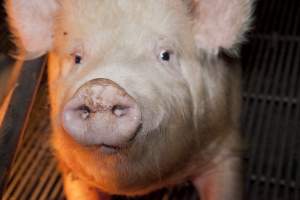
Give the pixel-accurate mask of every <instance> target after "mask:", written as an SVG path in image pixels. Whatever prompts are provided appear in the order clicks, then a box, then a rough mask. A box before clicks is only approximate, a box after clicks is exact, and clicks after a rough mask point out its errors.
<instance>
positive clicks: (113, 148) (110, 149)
mask: <svg viewBox="0 0 300 200" xmlns="http://www.w3.org/2000/svg"><path fill="white" fill-rule="evenodd" d="M142 125H143V124H142V123H141V124H140V125H139V126H138V128H137V130H136V131H135V133H134V135H133V137H132V138H131V139H129V141H128V142H127V143H124V144H106V143H101V144H94V145H85V148H87V149H92V150H100V151H101V152H102V153H104V154H116V153H121V152H124V151H126V150H128V149H129V148H130V147H131V146H132V145H133V144H134V141H135V138H136V136H137V135H138V134H139V133H140V132H141V131H142Z"/></svg>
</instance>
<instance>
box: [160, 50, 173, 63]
mask: <svg viewBox="0 0 300 200" xmlns="http://www.w3.org/2000/svg"><path fill="white" fill-rule="evenodd" d="M159 56H160V59H161V60H162V61H164V62H168V61H170V58H171V52H169V51H162V52H160V55H159Z"/></svg>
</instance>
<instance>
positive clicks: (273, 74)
mask: <svg viewBox="0 0 300 200" xmlns="http://www.w3.org/2000/svg"><path fill="white" fill-rule="evenodd" d="M256 4H257V7H258V9H257V10H256V12H255V16H256V23H255V26H254V28H253V29H254V30H253V31H252V34H250V41H249V43H248V44H247V45H246V46H245V47H244V48H243V51H242V65H243V113H242V129H243V134H244V136H245V140H246V143H247V144H248V147H247V152H246V154H245V158H244V161H245V168H246V169H245V175H246V176H245V187H246V190H245V191H246V192H245V193H246V194H245V200H299V199H300V102H299V100H300V1H299V0H257V3H256ZM46 96H47V95H46V90H45V88H42V89H41V90H40V93H39V95H38V100H37V103H36V105H35V109H34V112H33V114H32V116H31V120H30V122H31V123H30V126H29V128H28V130H27V133H26V135H25V137H24V143H23V145H22V148H21V149H20V150H19V152H18V155H17V160H16V162H15V163H14V166H13V169H12V173H11V178H10V180H9V187H8V189H7V191H6V193H5V196H4V199H5V200H8V199H13V200H15V199H16V200H19V199H20V200H23V199H24V200H25V199H33V200H35V199H41V200H44V199H63V191H62V183H61V180H60V176H59V173H58V172H57V171H56V167H55V161H54V160H53V159H52V154H51V153H50V150H49V145H48V142H47V139H48V136H49V132H50V130H49V118H48V117H47V112H48V106H47V100H46ZM115 199H125V198H122V197H115ZM140 199H172V200H176V199H178V200H182V199H183V200H184V199H186V200H193V199H197V196H196V194H195V192H194V190H193V188H192V187H191V186H190V185H189V184H188V183H187V184H184V185H181V186H179V187H177V188H174V189H172V190H167V189H165V190H162V191H160V192H157V193H153V194H151V195H150V196H147V197H143V198H140Z"/></svg>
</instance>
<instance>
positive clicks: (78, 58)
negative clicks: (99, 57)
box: [74, 55, 82, 65]
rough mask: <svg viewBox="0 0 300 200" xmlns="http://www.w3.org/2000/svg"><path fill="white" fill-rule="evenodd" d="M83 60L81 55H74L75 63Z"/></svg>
mask: <svg viewBox="0 0 300 200" xmlns="http://www.w3.org/2000/svg"><path fill="white" fill-rule="evenodd" d="M81 60H82V57H81V56H80V55H74V62H75V64H77V65H79V64H81Z"/></svg>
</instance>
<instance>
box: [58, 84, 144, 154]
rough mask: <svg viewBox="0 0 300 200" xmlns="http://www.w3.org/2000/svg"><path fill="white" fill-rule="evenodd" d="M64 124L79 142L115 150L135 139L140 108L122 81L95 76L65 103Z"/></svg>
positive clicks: (138, 126)
mask: <svg viewBox="0 0 300 200" xmlns="http://www.w3.org/2000/svg"><path fill="white" fill-rule="evenodd" d="M62 124H63V127H64V129H65V131H66V132H67V133H68V134H70V135H71V136H72V137H73V138H74V139H75V140H76V141H77V142H78V143H79V144H81V145H84V146H99V147H100V148H102V149H103V150H108V151H112V150H113V151H116V150H119V149H121V148H123V147H126V146H128V144H129V143H130V142H131V141H133V140H134V138H135V136H136V134H137V132H138V130H139V128H140V126H141V111H140V108H139V107H138V105H137V103H136V101H135V100H134V99H133V98H132V97H131V96H129V95H128V94H127V93H126V91H125V90H124V89H123V88H121V87H120V86H119V85H117V84H116V83H114V82H113V81H111V80H108V79H94V80H91V81H89V82H87V83H85V84H84V85H83V86H81V87H80V88H79V89H78V90H77V92H76V93H75V95H74V96H73V97H72V98H71V99H70V100H69V101H68V102H67V103H66V105H65V106H64V108H63V113H62Z"/></svg>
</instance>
